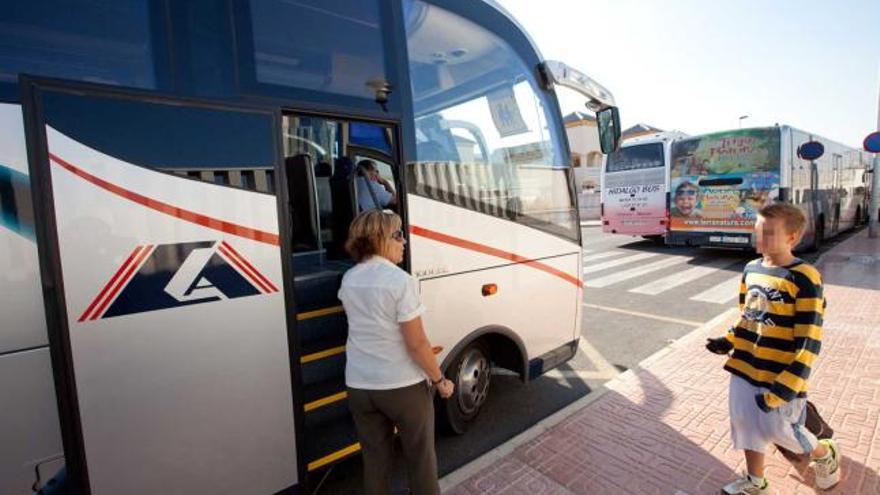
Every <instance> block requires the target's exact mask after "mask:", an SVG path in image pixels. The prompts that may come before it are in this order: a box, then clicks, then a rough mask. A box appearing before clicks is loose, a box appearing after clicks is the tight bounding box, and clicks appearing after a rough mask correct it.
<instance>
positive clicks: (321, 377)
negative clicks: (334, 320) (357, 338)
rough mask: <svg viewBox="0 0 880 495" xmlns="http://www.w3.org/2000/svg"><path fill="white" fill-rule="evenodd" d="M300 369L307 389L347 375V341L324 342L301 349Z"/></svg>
mask: <svg viewBox="0 0 880 495" xmlns="http://www.w3.org/2000/svg"><path fill="white" fill-rule="evenodd" d="M301 352H302V353H301V354H300V356H301V357H300V365H301V366H300V368H301V370H302V384H303V386H305V387H309V386H311V385H314V384H317V383H321V382H324V381H327V380H332V379H340V378H342V377H343V376H344V375H345V339H344V338H337V339H331V340H323V341H320V342H317V343H315V344H312V345H309V346H305V347H303V348H301Z"/></svg>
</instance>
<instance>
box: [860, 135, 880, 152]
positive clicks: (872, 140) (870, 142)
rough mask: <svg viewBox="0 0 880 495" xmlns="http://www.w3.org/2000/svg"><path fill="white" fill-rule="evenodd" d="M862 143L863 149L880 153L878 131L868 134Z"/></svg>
mask: <svg viewBox="0 0 880 495" xmlns="http://www.w3.org/2000/svg"><path fill="white" fill-rule="evenodd" d="M862 144H863V145H864V147H865V151H870V152H871V153H880V131H877V132H872V133H871V134H868V137H866V138H865V141H864V143H862Z"/></svg>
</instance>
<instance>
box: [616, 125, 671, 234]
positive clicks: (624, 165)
mask: <svg viewBox="0 0 880 495" xmlns="http://www.w3.org/2000/svg"><path fill="white" fill-rule="evenodd" d="M684 136H685V134H683V133H681V132H677V131H670V132H658V133H656V134H651V135H649V136H640V137H636V138H632V139H627V140H625V141H624V142H623V143H622V144H621V147H620V149H618V150H617V151H615V152H614V153H611V154H609V155H608V157H607V158H606V159H605V164H604V166H603V167H602V175H601V181H600V183H601V184H602V200H601V201H602V202H601V206H600V211H601V217H602V231H603V232H607V233H610V234H625V235H633V236H636V235H638V236H643V237H645V238H648V239H654V240H658V241H662V240H663V238H664V237H665V236H666V231H667V229H668V214H667V211H666V203H667V198H666V195H667V185H668V184H669V151H670V148H671V147H672V143H673V142H674V141H675V140H676V139H681V138H682V137H684Z"/></svg>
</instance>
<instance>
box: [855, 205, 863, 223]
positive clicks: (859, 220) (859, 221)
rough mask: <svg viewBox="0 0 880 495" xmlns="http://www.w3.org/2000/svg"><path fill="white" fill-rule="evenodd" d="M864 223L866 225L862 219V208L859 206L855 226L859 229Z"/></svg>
mask: <svg viewBox="0 0 880 495" xmlns="http://www.w3.org/2000/svg"><path fill="white" fill-rule="evenodd" d="M863 223H865V219H864V218H862V207H861V206H858V207H856V221H855V226H856V227H858V226H859V225H862V224H863Z"/></svg>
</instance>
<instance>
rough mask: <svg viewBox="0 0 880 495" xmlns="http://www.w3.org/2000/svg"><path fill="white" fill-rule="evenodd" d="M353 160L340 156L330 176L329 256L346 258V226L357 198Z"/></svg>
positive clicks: (349, 222)
mask: <svg viewBox="0 0 880 495" xmlns="http://www.w3.org/2000/svg"><path fill="white" fill-rule="evenodd" d="M354 170H355V168H354V162H352V161H351V158H348V157H346V156H342V157H339V158H337V159H336V167H335V168H334V170H333V175H332V176H331V177H330V196H331V201H332V206H333V213H332V222H331V229H332V232H333V242H332V243H331V244H330V245H329V246H328V247H327V255H328V257H330V258H335V259H340V258H343V259H344V258H347V255H346V253H345V241H346V239H348V226H349V225H351V221H352V220H354V217H355V215H356V214H357V198H356V196H355V192H354V181H353V177H354Z"/></svg>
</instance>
